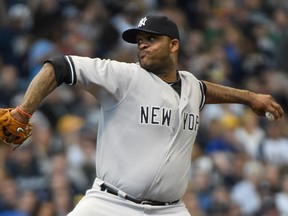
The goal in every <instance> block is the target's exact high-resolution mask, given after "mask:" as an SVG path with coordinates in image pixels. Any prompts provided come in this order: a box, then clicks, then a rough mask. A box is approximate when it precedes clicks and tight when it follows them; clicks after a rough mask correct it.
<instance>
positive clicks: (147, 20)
mask: <svg viewBox="0 0 288 216" xmlns="http://www.w3.org/2000/svg"><path fill="white" fill-rule="evenodd" d="M141 31H143V32H148V33H152V34H158V35H166V36H168V37H170V38H172V39H177V40H179V41H180V37H179V31H178V27H177V25H176V24H175V23H174V22H173V21H172V20H170V19H169V18H168V17H167V16H162V15H149V16H146V17H143V18H142V19H141V20H140V22H139V24H138V27H137V28H132V29H128V30H126V31H124V32H123V33H122V38H123V40H125V41H126V42H128V43H137V38H136V36H137V34H138V33H139V32H141Z"/></svg>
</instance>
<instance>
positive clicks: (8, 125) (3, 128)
mask: <svg viewBox="0 0 288 216" xmlns="http://www.w3.org/2000/svg"><path fill="white" fill-rule="evenodd" d="M13 109H14V108H7V109H0V142H3V143H5V144H8V145H9V144H15V145H17V147H18V146H20V145H21V144H22V143H23V142H24V141H25V140H26V139H27V138H28V137H29V136H30V135H31V131H32V127H33V124H32V123H31V122H30V121H29V122H28V123H26V124H25V123H21V122H19V121H16V120H15V119H14V118H13V117H12V116H11V111H12V110H13Z"/></svg>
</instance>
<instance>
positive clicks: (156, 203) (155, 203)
mask: <svg viewBox="0 0 288 216" xmlns="http://www.w3.org/2000/svg"><path fill="white" fill-rule="evenodd" d="M100 189H101V191H105V192H107V193H110V194H113V195H115V196H120V197H122V198H124V199H126V200H129V201H132V202H134V203H137V204H142V205H153V206H164V205H172V204H175V203H178V202H179V200H175V201H173V202H160V201H155V200H141V199H137V198H135V197H132V196H130V195H128V194H126V193H123V191H120V190H115V189H114V188H111V187H109V186H107V185H106V184H105V183H103V184H101V185H100Z"/></svg>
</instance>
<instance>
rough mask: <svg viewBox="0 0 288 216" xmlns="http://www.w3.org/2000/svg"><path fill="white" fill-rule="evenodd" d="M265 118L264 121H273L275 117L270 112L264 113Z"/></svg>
mask: <svg viewBox="0 0 288 216" xmlns="http://www.w3.org/2000/svg"><path fill="white" fill-rule="evenodd" d="M265 117H266V119H268V120H269V121H274V120H275V117H274V115H273V114H272V113H270V112H265Z"/></svg>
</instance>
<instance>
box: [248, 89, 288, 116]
mask: <svg viewBox="0 0 288 216" xmlns="http://www.w3.org/2000/svg"><path fill="white" fill-rule="evenodd" d="M251 109H252V110H253V111H254V112H255V113H257V114H258V115H261V116H265V117H266V118H267V119H268V120H276V119H279V118H281V117H282V116H283V114H284V111H283V109H282V107H281V106H280V105H279V104H278V103H277V102H276V101H275V100H274V99H273V98H272V97H271V95H264V94H255V96H254V97H253V99H252V101H251Z"/></svg>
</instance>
